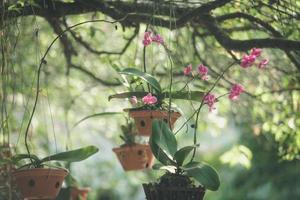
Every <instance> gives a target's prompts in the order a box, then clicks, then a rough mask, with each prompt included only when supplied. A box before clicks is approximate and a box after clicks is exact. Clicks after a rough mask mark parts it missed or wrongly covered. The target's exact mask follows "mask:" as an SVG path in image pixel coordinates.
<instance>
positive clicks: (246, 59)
mask: <svg viewBox="0 0 300 200" xmlns="http://www.w3.org/2000/svg"><path fill="white" fill-rule="evenodd" d="M255 59H256V56H255V55H244V56H243V58H242V62H241V67H243V68H247V67H251V66H252V65H253V64H254V62H255Z"/></svg>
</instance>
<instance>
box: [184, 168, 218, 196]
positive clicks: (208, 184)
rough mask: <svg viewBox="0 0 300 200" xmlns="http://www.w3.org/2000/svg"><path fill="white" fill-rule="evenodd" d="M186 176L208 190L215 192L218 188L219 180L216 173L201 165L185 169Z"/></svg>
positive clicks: (212, 169)
mask: <svg viewBox="0 0 300 200" xmlns="http://www.w3.org/2000/svg"><path fill="white" fill-rule="evenodd" d="M185 171H186V172H187V175H188V176H190V177H193V178H194V179H196V181H198V182H199V183H200V184H201V185H203V186H204V187H205V188H207V189H209V190H213V191H216V190H218V188H219V186H220V179H219V175H218V173H217V171H216V170H215V169H214V168H213V167H211V166H209V165H207V164H203V163H201V164H200V165H198V166H196V167H192V168H187V169H185Z"/></svg>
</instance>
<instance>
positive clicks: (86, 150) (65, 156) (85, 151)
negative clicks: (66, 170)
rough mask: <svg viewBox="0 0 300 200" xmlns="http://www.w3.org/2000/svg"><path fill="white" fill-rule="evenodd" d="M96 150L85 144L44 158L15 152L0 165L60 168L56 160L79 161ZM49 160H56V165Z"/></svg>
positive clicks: (0, 161) (1, 161)
mask: <svg viewBox="0 0 300 200" xmlns="http://www.w3.org/2000/svg"><path fill="white" fill-rule="evenodd" d="M98 151H99V149H98V148H97V147H95V146H86V147H82V148H79V149H75V150H70V151H64V152H60V153H57V154H54V155H50V156H47V157H44V158H39V157H38V156H36V155H34V154H30V155H28V154H16V155H14V156H13V157H12V158H7V159H2V160H0V165H1V164H3V165H5V164H14V165H17V166H19V169H22V168H25V169H28V168H44V167H55V168H61V165H60V164H59V163H57V162H69V163H71V162H79V161H82V160H85V159H87V158H88V157H90V156H92V155H93V154H95V153H97V152H98ZM27 161H29V162H27ZM24 162H25V163H24ZM51 162H56V165H52V164H51Z"/></svg>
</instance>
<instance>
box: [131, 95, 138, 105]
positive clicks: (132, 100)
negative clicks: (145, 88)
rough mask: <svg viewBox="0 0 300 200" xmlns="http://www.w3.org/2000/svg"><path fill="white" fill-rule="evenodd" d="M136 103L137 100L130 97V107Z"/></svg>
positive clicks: (134, 97)
mask: <svg viewBox="0 0 300 200" xmlns="http://www.w3.org/2000/svg"><path fill="white" fill-rule="evenodd" d="M137 102H138V100H137V98H136V96H132V97H131V98H130V103H131V104H132V105H135V104H137Z"/></svg>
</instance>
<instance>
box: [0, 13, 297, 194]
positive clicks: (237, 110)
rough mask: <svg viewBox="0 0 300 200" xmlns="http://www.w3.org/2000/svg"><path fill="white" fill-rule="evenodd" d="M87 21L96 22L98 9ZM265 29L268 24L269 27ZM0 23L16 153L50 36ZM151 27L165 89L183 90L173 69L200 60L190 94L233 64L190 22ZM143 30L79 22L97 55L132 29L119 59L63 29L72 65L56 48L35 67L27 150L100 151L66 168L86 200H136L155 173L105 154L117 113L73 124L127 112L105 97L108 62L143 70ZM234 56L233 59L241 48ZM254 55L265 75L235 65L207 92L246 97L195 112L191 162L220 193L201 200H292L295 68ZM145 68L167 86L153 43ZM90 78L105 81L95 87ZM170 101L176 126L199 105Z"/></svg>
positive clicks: (277, 56) (38, 26)
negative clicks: (208, 171) (177, 115)
mask: <svg viewBox="0 0 300 200" xmlns="http://www.w3.org/2000/svg"><path fill="white" fill-rule="evenodd" d="M231 9H233V8H231V7H225V8H223V9H219V10H217V11H216V13H222V12H223V13H224V12H225V13H226V12H228V11H230V10H231ZM240 9H243V8H242V7H241V8H240ZM93 17H94V18H105V16H104V15H102V14H99V13H98V14H93ZM88 19H91V14H85V15H76V16H71V17H68V19H67V22H68V24H75V23H77V22H81V21H85V20H88ZM157 23H159V22H157ZM243 23H245V22H244V21H243V20H236V21H233V22H230V23H229V22H228V23H225V24H224V26H225V27H226V26H228V27H230V26H232V25H233V24H234V26H239V25H241V24H243ZM273 23H274V26H277V24H276V22H273ZM279 24H280V23H279ZM9 25H10V26H9V27H8V28H6V29H3V30H2V31H3V33H5V34H4V36H3V35H2V36H3V37H2V38H1V46H2V57H1V58H2V61H3V62H5V66H7V68H6V70H5V71H4V72H3V74H2V76H1V88H2V90H1V99H2V101H1V105H2V115H1V116H2V118H1V119H2V123H1V124H2V127H1V135H0V139H1V141H3V140H5V139H7V137H6V136H7V134H8V133H9V136H10V138H9V142H10V143H11V144H12V145H14V146H15V147H16V151H17V152H24V151H25V147H24V132H25V129H26V125H27V122H28V119H29V114H30V113H31V110H32V107H33V103H34V98H35V92H36V89H35V88H36V80H37V67H38V64H39V62H40V59H41V56H42V55H43V53H44V52H45V50H46V49H47V47H48V45H49V44H50V42H51V41H52V40H53V39H54V38H55V36H56V34H55V33H54V32H53V30H52V28H51V27H50V26H49V24H48V23H47V22H46V21H45V20H44V19H42V18H39V17H34V16H30V17H22V18H19V19H18V20H15V19H12V20H11V21H9ZM153 25H154V29H155V30H156V31H157V32H158V33H160V34H161V35H162V36H163V37H164V39H165V41H166V44H167V46H168V47H169V48H170V49H171V50H172V52H173V53H174V54H175V55H176V56H175V57H176V59H175V60H174V66H173V67H174V69H173V71H174V74H175V75H174V82H175V84H174V89H175V88H181V87H182V86H183V85H184V84H185V81H186V80H187V78H186V77H184V76H183V75H182V70H183V68H184V67H185V66H186V65H187V64H189V63H191V64H193V66H194V67H196V66H197V65H198V64H200V63H205V64H206V65H207V66H209V68H210V71H209V74H210V76H211V80H210V81H209V82H208V83H205V82H203V81H201V80H200V79H199V80H196V81H194V82H193V84H191V85H190V88H191V89H194V90H197V89H203V88H207V87H208V86H209V85H211V84H212V82H213V80H214V78H215V77H216V76H217V74H219V73H220V72H221V71H222V69H224V68H225V67H226V66H227V65H228V63H230V62H232V58H231V56H230V54H228V52H227V51H226V50H225V49H224V48H223V47H221V46H220V45H219V44H218V43H217V42H216V40H215V39H214V37H212V36H210V35H209V34H207V32H206V31H205V30H203V29H201V28H198V29H197V31H198V32H197V34H200V36H199V35H198V36H197V35H195V34H196V33H195V32H194V31H191V27H190V26H186V27H184V28H181V29H176V30H173V31H170V30H168V29H164V28H160V27H159V26H156V25H155V23H154V24H153ZM145 28H146V26H145V25H141V26H140V27H139V30H135V29H134V28H124V27H122V26H121V25H120V24H117V25H116V26H115V25H112V24H105V23H91V24H86V25H83V26H80V27H78V28H76V29H74V34H77V36H79V35H80V37H81V38H83V39H84V41H87V42H88V43H89V44H90V45H91V47H93V48H94V49H98V50H99V51H105V52H115V51H117V52H118V51H121V50H122V48H123V47H124V45H126V42H127V39H128V38H129V37H131V36H132V34H134V32H135V31H138V32H137V35H136V36H135V38H134V39H133V40H132V41H131V42H130V45H129V46H128V48H127V49H126V51H125V52H124V53H123V54H120V55H118V54H117V55H114V54H107V53H105V52H104V53H103V54H101V55H96V54H93V53H91V52H90V51H89V50H88V49H87V48H84V47H83V46H82V45H81V44H79V43H78V41H75V39H74V37H72V36H71V33H68V34H67V35H68V37H69V42H71V43H72V45H73V47H74V49H76V53H77V56H73V57H72V63H73V64H75V65H77V66H80V68H81V69H79V68H76V67H74V66H73V67H71V66H70V65H69V64H68V63H67V62H66V59H65V58H66V57H65V56H64V49H63V47H62V45H61V44H60V43H59V42H57V43H56V44H55V45H54V46H53V48H52V49H51V50H50V53H49V55H48V56H47V58H46V61H47V64H46V65H44V66H43V68H42V72H41V90H40V99H39V101H38V105H37V111H36V114H35V116H34V118H33V121H32V126H31V129H30V133H29V135H30V136H29V140H30V148H31V150H32V152H34V153H35V154H38V155H41V156H43V155H47V154H49V153H55V152H59V151H62V150H65V149H67V148H68V149H73V148H77V147H81V146H85V145H90V144H93V145H96V146H97V147H99V149H100V152H99V153H97V154H96V155H95V156H93V157H91V158H89V159H88V160H86V161H84V162H81V163H74V164H73V165H72V170H71V172H72V174H73V176H75V177H76V178H77V179H78V181H79V183H80V185H82V186H87V187H90V188H91V189H92V191H91V193H90V194H89V199H91V200H121V199H122V200H127V199H128V200H129V199H130V200H140V199H144V193H143V190H142V186H141V184H142V183H146V182H150V181H155V180H156V179H157V178H158V177H159V175H161V174H162V172H157V171H140V172H124V171H123V170H122V168H121V165H120V163H119V162H118V160H117V157H116V156H115V154H114V153H113V152H112V148H113V147H116V146H119V145H121V144H122V141H121V139H120V138H119V134H120V133H121V130H120V125H121V124H124V123H125V120H124V117H123V116H105V117H97V118H91V119H88V120H86V121H84V122H82V123H80V124H79V125H78V126H76V127H75V128H73V126H74V124H75V123H76V122H78V121H79V120H80V119H82V118H84V117H86V116H88V115H91V114H95V113H101V112H115V111H117V112H118V111H122V110H123V109H124V108H128V107H130V104H129V102H128V101H127V100H111V101H108V96H109V95H111V94H114V93H116V92H121V91H124V90H125V88H124V87H122V86H114V85H113V84H112V85H111V83H117V82H118V80H120V76H119V75H118V74H117V72H116V71H115V69H114V68H113V66H118V67H119V68H126V67H137V68H139V69H141V68H142V65H143V64H142V63H143V46H142V39H143V32H144V30H145ZM299 28H300V27H299V23H298V25H295V27H293V28H291V30H289V31H290V32H291V34H289V35H287V36H286V37H287V38H290V39H295V40H298V39H299V38H300V33H299ZM265 36H266V33H265V32H264V31H260V30H255V31H251V30H250V31H238V32H233V33H232V37H233V38H238V39H248V38H259V37H265ZM234 54H235V55H236V56H237V57H239V58H240V57H242V55H243V52H234ZM263 57H266V58H268V59H269V60H270V62H269V64H268V66H267V68H266V69H264V70H259V69H257V68H256V67H252V68H250V69H243V68H241V67H239V66H238V65H237V66H235V67H233V68H231V69H230V71H229V72H227V73H226V74H225V78H224V79H223V80H221V82H220V84H219V85H218V87H217V88H216V90H215V93H216V94H218V95H221V94H224V93H226V91H227V90H228V89H229V88H230V83H229V82H238V83H241V84H242V85H244V87H245V88H246V91H247V93H245V94H243V95H242V96H241V97H240V99H239V101H237V102H230V101H229V99H228V98H226V97H224V98H223V99H222V100H221V101H220V102H218V103H217V109H216V110H215V111H214V112H209V111H208V109H207V108H205V109H203V110H202V112H201V115H200V121H199V128H198V130H197V132H198V138H199V141H200V147H199V149H198V150H197V156H196V157H197V159H198V160H202V161H205V162H208V163H210V164H211V165H213V166H214V167H215V168H216V169H217V170H218V171H219V173H220V179H221V187H220V189H219V190H218V191H217V192H209V191H208V192H207V194H206V196H205V199H206V200H241V199H243V200H244V199H245V200H246V199H247V200H248V199H249V200H269V199H272V200H277V199H278V200H279V199H280V200H297V199H299V198H300V165H299V164H300V163H299V158H300V157H299V149H300V90H299V88H300V73H299V69H297V68H296V67H295V66H294V65H293V64H292V63H291V62H290V60H289V59H288V58H287V57H286V55H285V54H284V53H283V52H282V51H281V50H278V49H264V50H263ZM298 59H299V55H298ZM146 63H147V66H148V71H149V72H153V74H154V75H157V76H158V77H159V79H160V82H161V84H162V85H164V86H165V87H167V86H168V80H169V77H168V73H169V68H170V63H169V60H168V59H167V55H166V53H165V51H164V50H163V48H162V47H161V46H159V45H156V44H154V45H150V46H149V47H147V52H146ZM82 69H84V70H85V72H84V70H82ZM87 71H88V72H87ZM97 78H99V79H101V80H104V84H103V82H101V81H99V80H97ZM4 99H5V101H4ZM174 103H175V104H176V105H177V106H178V108H180V109H181V111H182V112H183V116H184V117H182V118H181V119H180V120H179V121H178V122H177V124H176V126H175V130H176V129H178V128H179V127H180V125H181V124H182V123H183V122H184V118H188V117H189V116H190V115H191V113H192V112H193V108H194V107H197V105H198V104H197V103H196V102H191V103H187V102H184V101H180V100H178V101H175V102H174ZM3 119H6V120H3ZM4 121H5V123H3V122H4ZM192 123H193V122H191V124H192ZM3 135H5V136H3ZM177 137H178V138H180V144H179V145H185V144H190V143H192V140H193V137H192V133H191V132H185V130H182V131H181V132H180V133H179V134H178V135H177Z"/></svg>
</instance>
